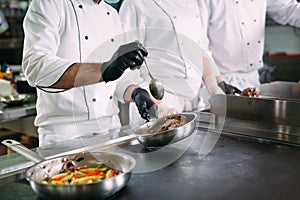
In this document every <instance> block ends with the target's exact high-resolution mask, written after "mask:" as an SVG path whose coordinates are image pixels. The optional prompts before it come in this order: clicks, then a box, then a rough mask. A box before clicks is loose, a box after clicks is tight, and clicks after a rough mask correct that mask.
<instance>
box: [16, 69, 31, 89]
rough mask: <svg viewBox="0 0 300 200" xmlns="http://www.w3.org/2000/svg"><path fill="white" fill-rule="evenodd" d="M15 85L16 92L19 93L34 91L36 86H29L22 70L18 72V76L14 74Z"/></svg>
mask: <svg viewBox="0 0 300 200" xmlns="http://www.w3.org/2000/svg"><path fill="white" fill-rule="evenodd" d="M16 87H17V91H18V93H20V94H32V93H36V88H35V87H31V86H30V85H29V84H28V82H27V80H26V78H25V76H24V74H23V73H22V72H20V74H19V75H18V76H16Z"/></svg>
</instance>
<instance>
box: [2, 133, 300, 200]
mask: <svg viewBox="0 0 300 200" xmlns="http://www.w3.org/2000/svg"><path fill="white" fill-rule="evenodd" d="M200 137H201V134H197V135H196V136H195V139H196V140H197V139H199V138H200ZM196 140H194V141H196ZM194 143H195V142H194ZM194 143H193V144H192V146H191V147H190V148H189V149H188V150H187V151H186V152H185V153H184V154H183V155H182V156H181V157H180V158H179V159H178V160H176V161H175V162H174V163H172V164H171V165H169V166H167V167H165V168H163V169H160V170H157V171H153V172H149V173H133V174H132V177H131V179H130V180H129V182H128V184H127V186H126V187H125V188H123V189H122V190H121V191H119V192H118V193H116V194H115V195H113V196H112V197H110V198H108V199H109V200H116V199H122V200H127V199H128V200H135V199H143V200H144V199H146V200H147V199H151V200H152V199H243V200H247V199H249V200H250V199H251V200H253V199H264V200H268V199H272V200H276V199H297V198H299V197H298V194H299V192H298V189H299V186H300V184H299V180H300V173H299V168H300V148H297V147H293V146H281V145H275V144H265V143H258V142H252V141H244V140H238V139H236V138H231V137H228V136H223V135H221V136H220V138H219V140H218V141H217V143H216V145H215V146H214V148H213V149H212V151H211V152H210V153H209V154H208V155H206V156H204V157H203V156H202V155H201V154H200V153H199V152H200V151H199V150H198V148H195V145H194ZM128 149H129V150H132V151H137V152H138V151H143V148H142V147H141V145H139V144H136V145H132V146H130V147H128ZM0 194H1V199H6V200H11V199H16V198H18V199H19V200H25V199H26V200H27V199H41V198H39V197H37V196H36V195H35V194H34V193H33V191H32V190H31V188H30V186H29V185H28V184H27V182H26V181H25V180H21V181H18V182H13V183H9V184H6V185H2V186H0Z"/></svg>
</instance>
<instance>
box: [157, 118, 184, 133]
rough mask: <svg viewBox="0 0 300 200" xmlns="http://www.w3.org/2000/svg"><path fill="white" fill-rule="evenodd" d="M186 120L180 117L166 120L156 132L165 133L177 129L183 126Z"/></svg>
mask: <svg viewBox="0 0 300 200" xmlns="http://www.w3.org/2000/svg"><path fill="white" fill-rule="evenodd" d="M185 121H186V118H185V117H184V116H182V115H177V116H175V117H174V118H170V119H168V120H167V121H166V122H165V123H164V124H163V125H162V126H161V128H160V130H159V131H158V132H165V131H169V130H172V129H174V128H177V127H179V126H181V125H183V124H185Z"/></svg>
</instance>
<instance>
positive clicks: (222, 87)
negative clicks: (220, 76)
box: [218, 81, 226, 92]
mask: <svg viewBox="0 0 300 200" xmlns="http://www.w3.org/2000/svg"><path fill="white" fill-rule="evenodd" d="M218 86H219V87H220V88H221V89H222V90H223V92H226V88H225V86H226V83H225V81H221V82H220V83H218Z"/></svg>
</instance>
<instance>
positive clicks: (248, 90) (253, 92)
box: [241, 87, 260, 97]
mask: <svg viewBox="0 0 300 200" xmlns="http://www.w3.org/2000/svg"><path fill="white" fill-rule="evenodd" d="M241 95H242V96H246V97H260V94H259V92H258V91H257V90H256V89H255V88H251V87H249V88H246V89H244V90H243V91H242V93H241Z"/></svg>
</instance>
